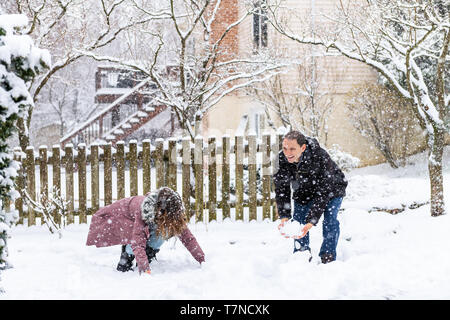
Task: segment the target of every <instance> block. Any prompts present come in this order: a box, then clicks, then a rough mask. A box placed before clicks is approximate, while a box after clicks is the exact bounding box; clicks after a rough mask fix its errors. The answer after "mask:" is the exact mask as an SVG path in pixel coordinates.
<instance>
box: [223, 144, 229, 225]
mask: <svg viewBox="0 0 450 320" xmlns="http://www.w3.org/2000/svg"><path fill="white" fill-rule="evenodd" d="M229 201H230V137H229V136H224V137H223V138H222V216H223V219H226V218H230V203H229Z"/></svg>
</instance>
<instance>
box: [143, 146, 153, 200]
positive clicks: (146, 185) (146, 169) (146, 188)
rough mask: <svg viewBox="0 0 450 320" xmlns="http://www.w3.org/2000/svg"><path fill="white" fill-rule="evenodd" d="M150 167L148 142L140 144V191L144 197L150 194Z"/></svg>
mask: <svg viewBox="0 0 450 320" xmlns="http://www.w3.org/2000/svg"><path fill="white" fill-rule="evenodd" d="M151 176H152V175H151V166H150V140H144V141H143V142H142V189H143V192H144V195H145V194H147V193H148V192H150V190H151V188H152V183H151V182H152V180H151Z"/></svg>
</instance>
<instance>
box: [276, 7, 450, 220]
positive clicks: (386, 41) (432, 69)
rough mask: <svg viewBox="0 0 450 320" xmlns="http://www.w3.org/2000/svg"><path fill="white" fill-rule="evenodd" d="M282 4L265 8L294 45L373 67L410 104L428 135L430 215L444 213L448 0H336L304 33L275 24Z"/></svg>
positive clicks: (449, 30)
mask: <svg viewBox="0 0 450 320" xmlns="http://www.w3.org/2000/svg"><path fill="white" fill-rule="evenodd" d="M274 2H275V1H274ZM283 2H284V1H276V3H273V4H274V5H273V6H271V7H270V10H269V12H270V21H271V23H272V25H273V26H274V27H275V29H276V30H277V31H279V32H280V33H281V34H283V35H285V36H286V37H288V38H289V39H291V40H293V41H296V42H297V43H303V44H312V45H317V46H320V47H322V48H325V49H326V50H334V51H337V52H339V53H340V54H342V55H343V56H345V57H347V58H350V59H352V60H356V61H360V62H362V63H364V64H366V65H368V66H370V67H372V68H374V69H376V70H377V71H378V72H380V73H381V74H382V75H383V77H384V78H385V80H386V81H387V82H388V83H389V84H390V85H391V86H392V87H393V88H395V90H396V91H397V92H398V93H399V94H401V95H402V96H403V97H404V98H405V99H407V100H408V101H410V102H411V103H410V104H407V105H408V106H409V105H411V106H413V108H412V112H414V114H415V116H416V118H417V119H418V121H419V122H420V125H421V126H422V128H423V129H424V130H426V132H427V142H428V147H429V158H428V159H429V162H428V171H429V177H430V186H431V201H430V202H431V215H432V216H440V215H442V214H444V213H445V204H444V186H443V174H442V156H443V149H444V137H445V133H446V132H447V133H448V132H449V130H450V125H449V113H450V111H449V110H450V107H449V105H450V95H449V90H448V88H449V81H450V80H449V70H450V68H449V64H450V56H449V45H450V23H449V21H450V18H449V11H450V4H449V3H448V1H447V2H445V1H441V0H368V1H355V0H348V1H342V0H339V1H337V8H336V9H337V10H336V12H335V13H333V14H329V15H325V14H321V15H320V16H321V18H323V23H322V26H323V29H322V30H305V33H303V34H299V33H298V32H294V31H292V30H291V29H290V28H289V26H288V25H287V24H285V25H283V24H281V23H279V22H280V19H279V18H278V16H279V15H280V14H285V12H284V13H283V11H285V8H283V6H282V3H283ZM317 16H319V15H317Z"/></svg>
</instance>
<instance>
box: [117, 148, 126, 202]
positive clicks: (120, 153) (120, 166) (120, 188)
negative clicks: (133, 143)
mask: <svg viewBox="0 0 450 320" xmlns="http://www.w3.org/2000/svg"><path fill="white" fill-rule="evenodd" d="M115 156H116V166H117V168H116V170H117V199H123V198H125V143H124V142H123V141H118V142H117V143H116V153H115Z"/></svg>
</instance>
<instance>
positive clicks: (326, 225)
mask: <svg viewBox="0 0 450 320" xmlns="http://www.w3.org/2000/svg"><path fill="white" fill-rule="evenodd" d="M341 203H342V197H340V198H333V199H331V200H330V201H329V202H328V204H327V208H326V209H325V212H324V213H323V224H322V225H323V232H322V233H323V242H322V246H321V247H320V251H319V256H320V257H322V256H323V255H324V254H331V255H332V257H333V258H332V259H331V260H336V247H337V244H338V239H339V232H340V229H339V221H338V220H337V214H338V212H339V208H340V207H341ZM311 205H312V201H310V202H309V203H308V204H306V205H300V204H299V203H297V202H295V201H294V216H293V219H294V220H296V221H298V222H300V223H301V224H306V216H307V215H308V212H309V209H310V207H311ZM303 250H310V251H311V249H310V247H309V232H308V233H307V234H306V236H304V237H303V238H301V239H296V240H294V252H296V251H303Z"/></svg>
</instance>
